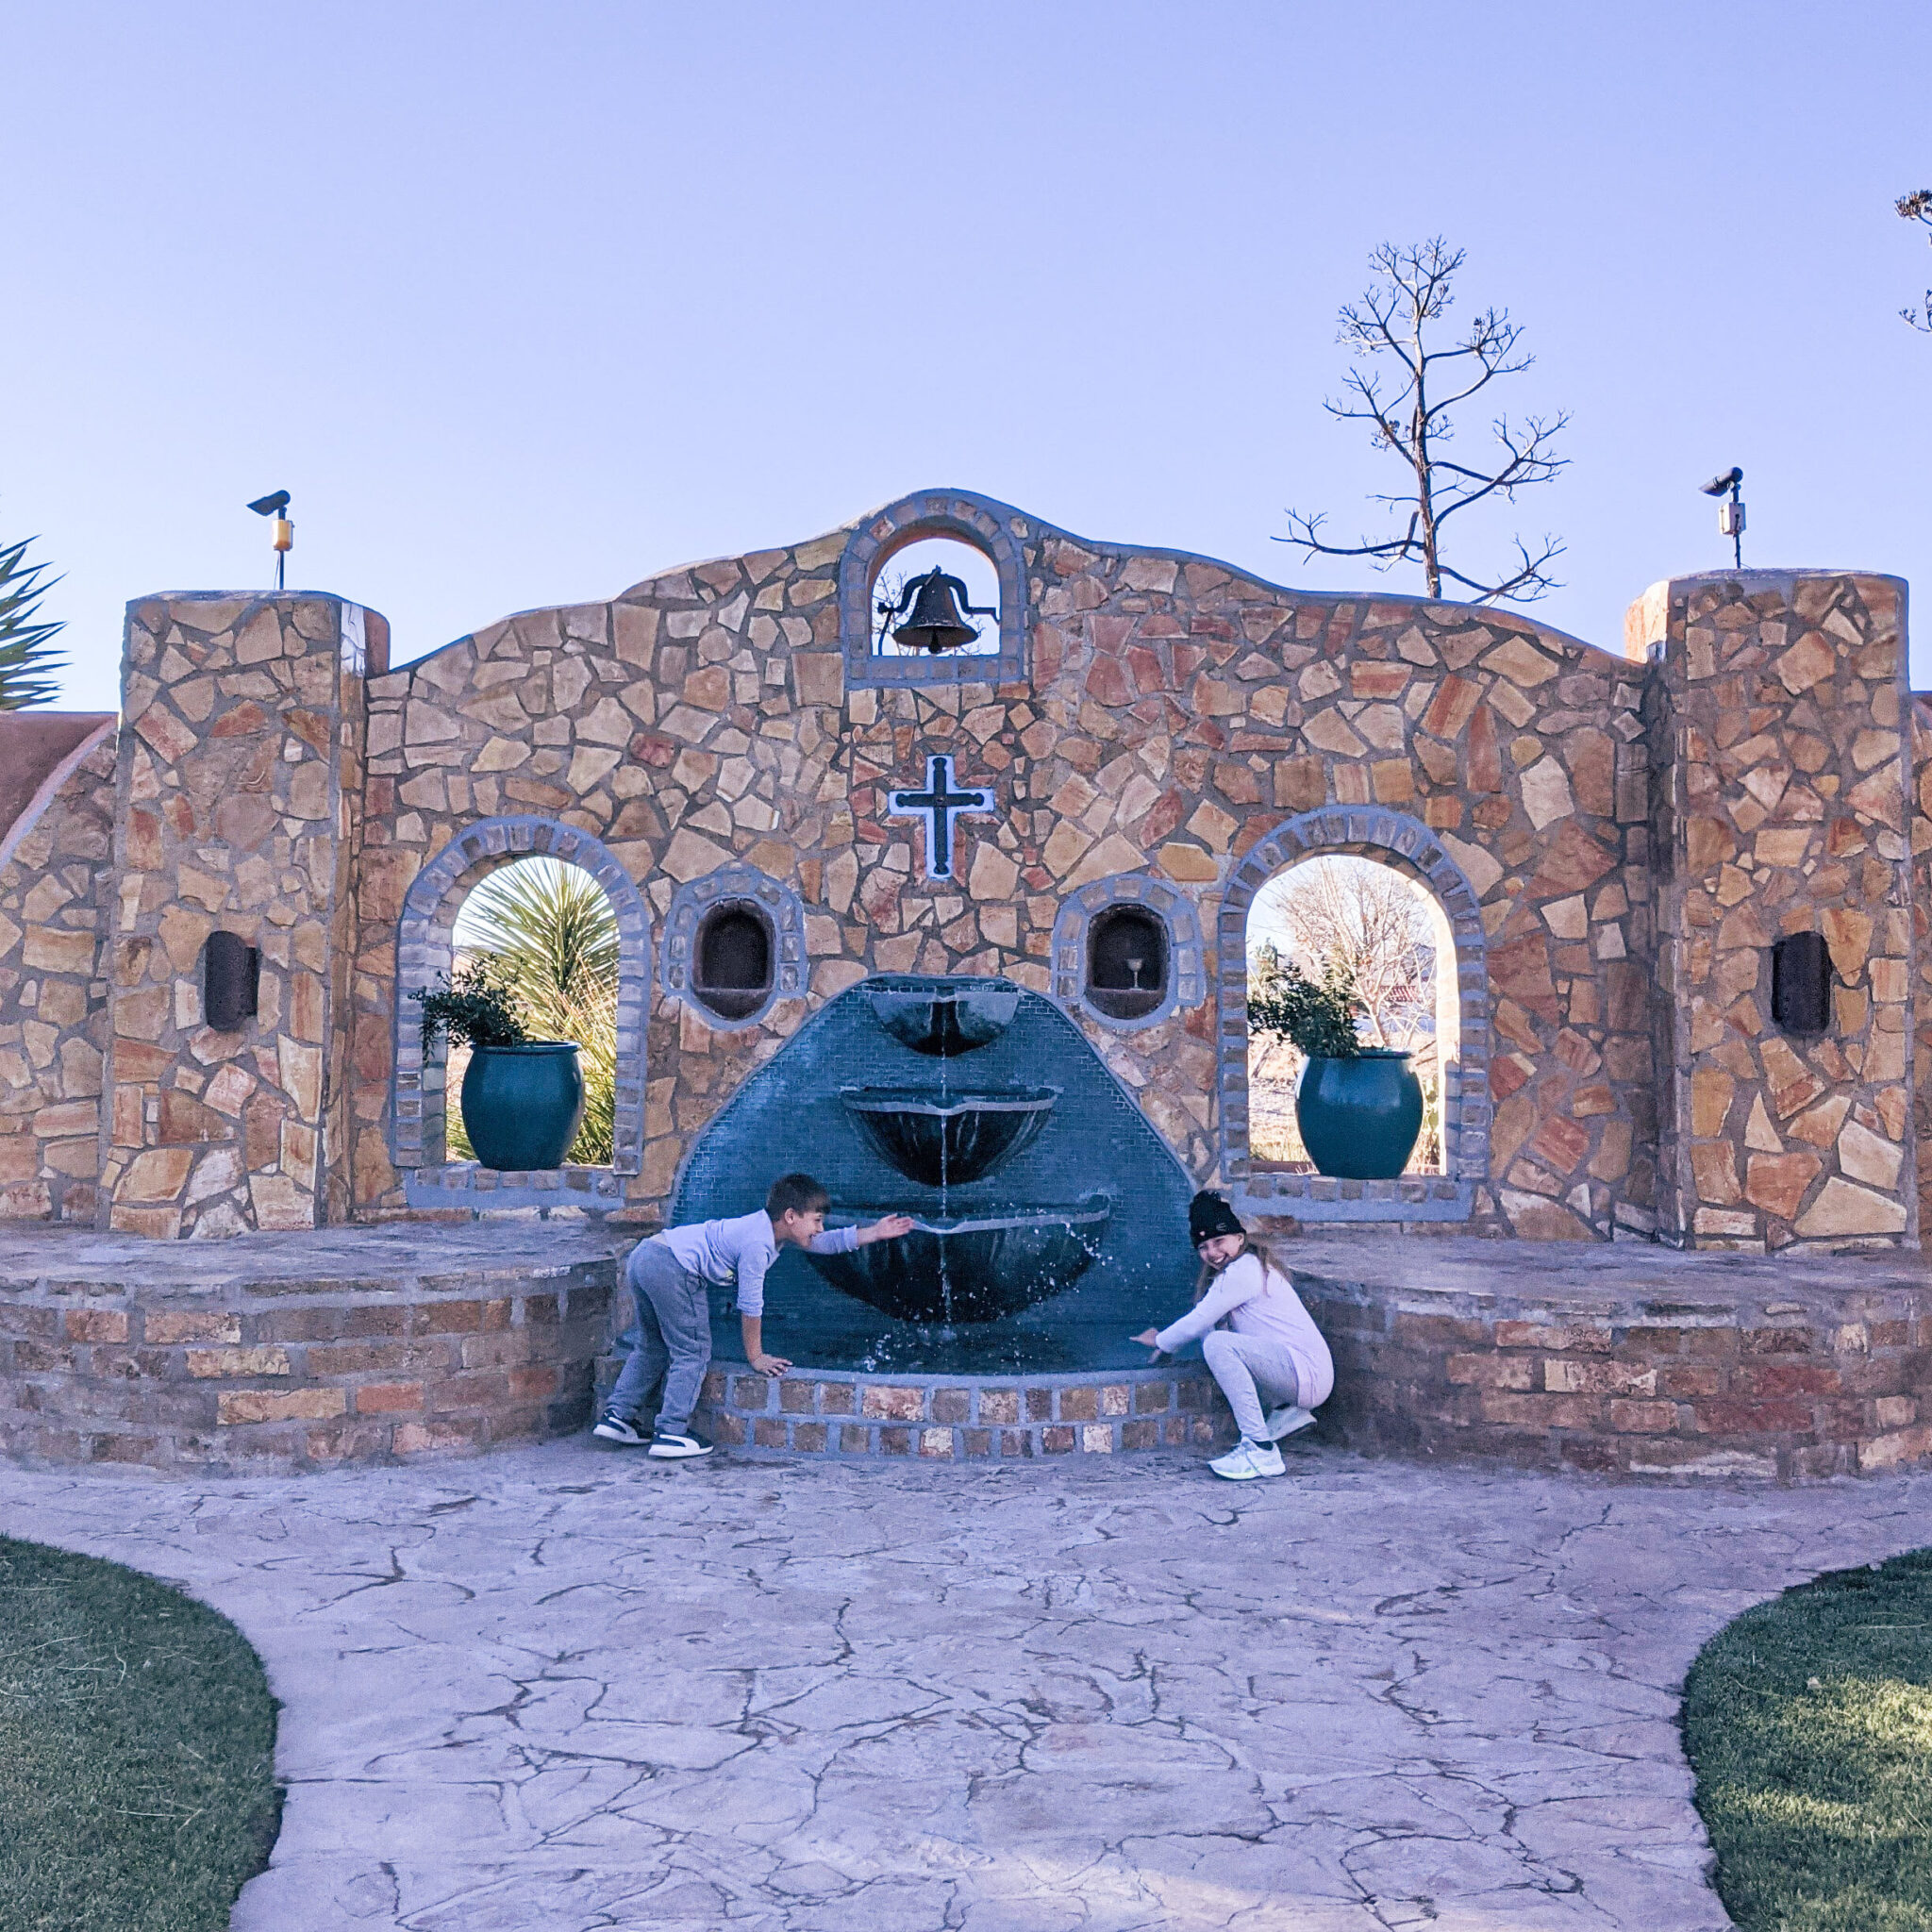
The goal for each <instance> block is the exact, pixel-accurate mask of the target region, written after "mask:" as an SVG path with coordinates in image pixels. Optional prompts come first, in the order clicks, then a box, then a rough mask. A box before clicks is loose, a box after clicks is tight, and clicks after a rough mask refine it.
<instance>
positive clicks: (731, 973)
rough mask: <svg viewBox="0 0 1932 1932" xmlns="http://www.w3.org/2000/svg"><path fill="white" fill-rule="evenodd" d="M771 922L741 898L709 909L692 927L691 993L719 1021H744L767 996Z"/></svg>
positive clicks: (771, 958) (770, 970)
mask: <svg viewBox="0 0 1932 1932" xmlns="http://www.w3.org/2000/svg"><path fill="white" fill-rule="evenodd" d="M775 951H776V949H775V947H774V944H773V935H772V927H771V923H770V922H769V921H768V920H767V919H766V918H765V916H764V914H763V913H762V912H760V911H759V910H758V908H757V907H756V906H752V905H749V904H747V903H746V902H745V901H743V900H738V901H734V902H732V903H730V904H727V905H724V906H715V907H713V908H711V910H710V911H708V913H706V914H705V916H704V918H703V919H702V920H701V921H700V922H699V924H698V937H697V947H696V952H697V961H696V968H697V970H696V972H695V973H694V974H693V975H692V984H691V991H692V993H693V994H695V995H696V997H697V1000H698V1002H699V1004H700V1005H701V1006H704V1007H706V1008H709V1010H710V1011H711V1012H713V1013H715V1014H717V1016H718V1017H719V1018H720V1019H721V1020H748V1019H749V1018H750V1017H751V1016H752V1015H753V1014H754V1013H756V1012H757V1011H758V1008H760V1007H762V1006H763V1005H764V1004H765V1002H766V1001H767V1000H768V999H769V998H770V997H771V993H772V976H773V965H774V957H775Z"/></svg>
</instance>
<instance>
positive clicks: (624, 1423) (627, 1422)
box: [591, 1408, 651, 1449]
mask: <svg viewBox="0 0 1932 1932" xmlns="http://www.w3.org/2000/svg"><path fill="white" fill-rule="evenodd" d="M591 1435H593V1436H601V1437H602V1438H603V1439H604V1441H607V1442H622V1443H623V1444H624V1445H625V1448H626V1449H641V1448H642V1447H643V1445H644V1444H645V1443H646V1442H648V1441H650V1440H651V1439H650V1437H648V1436H646V1435H643V1434H642V1433H641V1432H640V1430H639V1428H638V1425H637V1424H635V1423H634V1422H632V1421H631V1419H630V1418H629V1416H627V1415H620V1414H618V1412H617V1411H616V1410H615V1409H614V1408H607V1409H606V1410H605V1411H604V1413H603V1414H602V1415H600V1416H599V1417H598V1418H597V1420H596V1422H595V1424H593V1425H592V1427H591Z"/></svg>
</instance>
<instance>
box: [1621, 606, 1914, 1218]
mask: <svg viewBox="0 0 1932 1932" xmlns="http://www.w3.org/2000/svg"><path fill="white" fill-rule="evenodd" d="M1904 618H1905V611H1904V586H1903V585H1902V584H1900V583H1899V582H1898V581H1897V580H1896V579H1895V578H1890V577H1871V576H1845V575H1815V576H1807V577H1797V578H1794V577H1792V576H1790V575H1774V574H1772V573H1768V572H1753V573H1749V574H1746V575H1742V576H1741V577H1740V576H1738V575H1728V576H1722V575H1720V576H1707V577H1691V578H1683V579H1679V580H1677V581H1675V582H1673V583H1670V584H1665V585H1659V586H1658V587H1657V589H1656V590H1655V591H1652V592H1651V593H1650V595H1649V596H1648V597H1647V598H1646V599H1645V600H1644V602H1643V603H1642V604H1641V605H1639V606H1638V607H1636V608H1635V609H1634V610H1633V613H1632V624H1631V631H1630V647H1631V648H1632V650H1633V651H1636V652H1638V653H1640V654H1647V653H1648V651H1649V649H1650V647H1651V646H1652V645H1653V644H1657V645H1660V646H1661V652H1660V659H1659V662H1658V663H1657V668H1656V670H1655V672H1654V674H1653V675H1652V678H1651V680H1650V684H1649V687H1648V691H1649V699H1648V723H1649V728H1650V732H1651V769H1652V772H1653V774H1654V784H1655V811H1656V824H1657V839H1656V844H1657V854H1658V863H1659V866H1660V871H1661V876H1660V878H1659V881H1658V892H1657V904H1658V909H1659V926H1660V931H1659V943H1658V948H1657V988H1658V993H1659V998H1658V1000H1657V1008H1656V1011H1657V1025H1658V1045H1659V1052H1658V1060H1659V1064H1660V1065H1661V1066H1663V1067H1664V1068H1666V1069H1669V1070H1671V1072H1670V1075H1669V1077H1668V1078H1667V1079H1666V1081H1665V1083H1664V1089H1663V1092H1662V1095H1661V1101H1662V1105H1661V1108H1660V1129H1661V1131H1660V1134H1659V1143H1658V1164H1659V1170H1660V1174H1661V1180H1662V1186H1661V1201H1660V1207H1661V1224H1662V1231H1663V1233H1664V1235H1665V1237H1666V1238H1667V1239H1669V1240H1671V1241H1676V1242H1680V1243H1691V1244H1693V1245H1696V1246H1700V1247H1722V1246H1724V1245H1726V1244H1727V1243H1731V1242H1737V1243H1740V1244H1741V1245H1743V1246H1746V1247H1751V1248H1757V1247H1763V1246H1767V1245H1768V1246H1770V1247H1774V1248H1776V1247H1783V1246H1785V1245H1787V1244H1789V1243H1790V1242H1791V1241H1824V1242H1830V1243H1838V1242H1841V1241H1847V1240H1857V1241H1876V1242H1884V1241H1895V1242H1899V1243H1902V1244H1906V1245H1915V1244H1916V1242H1917V1239H1918V1190H1917V1182H1916V1179H1915V1177H1914V1176H1915V1167H1916V1155H1917V1136H1916V1134H1915V1132H1914V1131H1913V1127H1912V1083H1911V1074H1910V1069H1909V1068H1908V1066H1907V1048H1908V1044H1909V1042H1910V1041H1911V1039H1912V1025H1913V1021H1912V1014H1913V1006H1914V986H1913V949H1914V940H1913V918H1914V913H1913V902H1912V868H1911V862H1910V832H1909V829H1908V827H1907V816H1906V815H1907V801H1908V799H1909V797H1910V794H1911V776H1912V774H1911V758H1912V747H1911V745H1910V743H1909V741H1908V740H1907V729H1908V724H1907V716H1906V710H1907V705H1908V704H1909V701H1910V699H1909V692H1908V691H1907V683H1906V652H1905V628H1904ZM1799 932H1819V933H1822V934H1823V935H1824V938H1825V941H1826V942H1827V945H1828V947H1829V950H1830V954H1831V960H1832V967H1833V1013H1832V1024H1831V1026H1830V1027H1829V1029H1828V1030H1827V1031H1826V1032H1825V1033H1824V1035H1823V1036H1821V1037H1818V1038H1815V1039H1805V1038H1801V1037H1798V1036H1795V1035H1792V1034H1789V1033H1787V1032H1784V1031H1782V1030H1780V1029H1779V1028H1778V1027H1777V1026H1775V1025H1774V1022H1773V1015H1772V1004H1771V993H1772V964H1771V948H1772V945H1773V942H1774V941H1775V940H1777V939H1778V938H1780V937H1781V936H1783V935H1785V934H1788V933H1799Z"/></svg>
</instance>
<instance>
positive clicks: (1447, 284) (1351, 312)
mask: <svg viewBox="0 0 1932 1932" xmlns="http://www.w3.org/2000/svg"><path fill="white" fill-rule="evenodd" d="M1928 205H1932V203H1928ZM1900 211H1901V212H1903V211H1904V206H1903V204H1901V209H1900ZM1462 260H1463V257H1462V251H1461V250H1460V249H1459V248H1456V249H1452V248H1450V247H1449V246H1448V245H1447V244H1446V243H1445V242H1443V241H1442V239H1441V236H1438V237H1436V238H1435V239H1434V240H1433V241H1429V242H1419V243H1417V244H1415V245H1414V246H1411V247H1407V248H1397V247H1395V246H1394V245H1393V244H1392V243H1390V242H1384V243H1383V244H1382V245H1381V246H1380V247H1379V248H1377V249H1376V250H1375V252H1374V255H1373V256H1372V257H1371V258H1370V267H1371V270H1372V272H1373V273H1374V276H1375V277H1376V279H1375V280H1374V282H1373V283H1372V284H1371V286H1370V287H1369V289H1368V290H1367V291H1365V292H1364V293H1363V295H1362V297H1361V299H1360V300H1359V301H1358V302H1351V303H1346V304H1344V305H1343V307H1342V308H1341V313H1340V322H1341V327H1340V329H1339V331H1338V334H1337V340H1338V341H1340V342H1341V344H1342V345H1343V346H1344V347H1345V348H1347V349H1349V350H1350V351H1351V352H1352V353H1353V354H1355V355H1356V356H1358V357H1362V358H1368V357H1374V356H1392V357H1393V358H1395V361H1396V362H1397V363H1399V364H1400V366H1401V369H1402V371H1403V372H1404V376H1403V380H1402V383H1401V385H1400V387H1399V388H1397V389H1395V390H1393V391H1385V388H1384V385H1383V383H1382V380H1381V375H1380V372H1379V371H1377V370H1375V369H1373V368H1359V367H1358V368H1355V369H1351V370H1350V371H1349V372H1348V374H1347V375H1346V376H1345V377H1344V378H1343V383H1342V388H1343V395H1342V397H1341V399H1340V400H1336V399H1332V398H1331V399H1330V400H1329V401H1328V402H1326V403H1325V404H1324V408H1326V409H1327V411H1328V413H1329V414H1330V415H1331V416H1333V417H1335V418H1337V420H1338V421H1341V422H1344V423H1366V424H1368V425H1370V426H1371V438H1370V441H1371V442H1372V444H1373V446H1374V447H1375V448H1376V449H1387V450H1391V451H1392V452H1393V453H1394V454H1395V455H1397V456H1398V457H1400V458H1402V460H1403V461H1404V462H1405V463H1406V464H1407V466H1408V468H1409V471H1410V473H1411V475H1412V477H1413V487H1412V488H1411V489H1410V490H1409V491H1407V493H1405V494H1402V495H1399V496H1375V497H1374V498H1372V501H1374V502H1376V503H1379V504H1381V505H1383V506H1384V507H1385V508H1388V509H1390V510H1391V511H1393V512H1394V513H1395V514H1396V515H1397V516H1400V517H1404V518H1405V520H1406V522H1405V527H1404V529H1403V531H1402V533H1401V535H1399V536H1394V537H1387V538H1383V539H1381V540H1380V541H1376V540H1374V539H1371V538H1369V537H1364V538H1363V539H1362V540H1361V541H1360V542H1359V543H1353V544H1341V543H1330V542H1329V541H1326V539H1325V538H1324V537H1323V535H1322V526H1323V525H1324V523H1325V522H1326V521H1327V519H1326V518H1325V517H1324V516H1322V515H1310V514H1308V513H1307V512H1306V511H1302V510H1293V509H1291V510H1289V511H1288V512H1287V516H1288V535H1287V536H1286V537H1283V538H1280V539H1277V541H1280V542H1285V543H1292V544H1293V545H1295V547H1296V548H1297V549H1299V550H1301V551H1303V552H1304V553H1305V554H1306V555H1307V556H1309V557H1366V558H1370V559H1372V561H1373V562H1374V566H1375V568H1376V569H1378V570H1388V569H1391V568H1392V567H1393V566H1394V565H1395V564H1397V563H1419V564H1421V565H1422V567H1423V575H1424V579H1425V581H1426V583H1427V585H1428V593H1429V595H1430V596H1432V597H1440V596H1441V594H1442V583H1443V580H1444V579H1445V578H1447V579H1448V580H1449V581H1451V582H1452V583H1456V584H1459V585H1461V586H1462V587H1464V588H1465V589H1467V590H1469V591H1473V592H1474V594H1475V596H1476V597H1477V598H1478V599H1479V600H1482V601H1485V602H1488V601H1492V600H1494V599H1497V598H1504V597H1507V598H1511V599H1513V600H1515V601H1517V602H1519V603H1529V602H1532V601H1533V600H1534V599H1536V598H1538V597H1541V596H1542V595H1543V594H1544V593H1545V592H1546V591H1552V590H1555V589H1556V588H1557V582H1556V579H1555V578H1554V577H1552V576H1551V575H1549V571H1548V568H1547V566H1548V565H1549V564H1550V563H1551V561H1552V560H1553V559H1554V558H1557V557H1559V556H1560V555H1561V554H1562V549H1563V546H1562V545H1561V544H1560V543H1558V542H1557V541H1556V540H1555V539H1554V538H1547V537H1546V538H1545V539H1544V540H1543V542H1542V545H1541V549H1539V550H1537V551H1535V552H1532V551H1531V550H1530V548H1529V547H1528V546H1527V545H1526V544H1524V542H1523V541H1522V540H1521V539H1520V538H1518V539H1516V540H1515V542H1516V552H1517V558H1518V564H1517V568H1516V569H1515V570H1514V571H1512V572H1509V573H1508V574H1507V575H1501V574H1498V575H1497V576H1496V577H1495V579H1494V580H1492V581H1485V580H1482V579H1479V578H1476V577H1473V576H1470V575H1466V574H1465V573H1463V572H1461V571H1457V570H1452V569H1450V567H1449V566H1448V565H1447V564H1446V563H1445V562H1444V561H1443V560H1442V550H1441V534H1442V525H1443V524H1444V523H1445V522H1446V521H1447V520H1448V519H1449V518H1450V517H1452V516H1454V515H1455V514H1456V513H1457V511H1459V510H1464V509H1467V508H1470V507H1471V505H1473V504H1477V503H1482V502H1486V501H1488V500H1490V499H1491V498H1493V497H1504V498H1507V500H1508V501H1510V502H1512V503H1513V502H1514V501H1515V499H1516V492H1517V491H1519V490H1526V489H1528V488H1529V487H1530V485H1532V484H1536V483H1548V482H1551V481H1553V480H1554V479H1555V477H1556V475H1557V472H1558V471H1559V470H1561V469H1563V468H1564V467H1565V465H1566V464H1567V463H1568V461H1569V458H1567V457H1559V456H1557V454H1556V447H1555V440H1556V438H1557V435H1558V433H1559V432H1560V431H1561V430H1562V429H1564V428H1565V427H1566V426H1567V425H1568V424H1569V421H1570V418H1569V416H1568V415H1567V414H1566V413H1558V414H1557V415H1555V416H1526V417H1524V419H1523V420H1522V422H1521V423H1520V424H1519V425H1515V426H1512V425H1511V424H1510V421H1509V418H1508V417H1507V415H1503V416H1499V417H1497V418H1496V420H1495V421H1494V423H1493V424H1491V433H1492V435H1493V436H1494V437H1495V439H1496V441H1497V443H1498V445H1499V446H1500V455H1499V457H1498V458H1497V459H1496V460H1495V461H1494V462H1492V463H1491V466H1490V467H1489V468H1487V469H1484V468H1478V467H1476V466H1474V464H1471V463H1458V462H1452V461H1450V460H1449V459H1448V458H1447V457H1445V456H1444V454H1443V453H1442V445H1443V444H1445V443H1447V442H1449V441H1452V440H1453V439H1454V437H1455V434H1456V425H1455V421H1454V418H1453V415H1452V412H1453V411H1454V410H1455V409H1456V408H1457V406H1458V405H1460V404H1463V403H1466V402H1468V401H1469V399H1470V398H1471V397H1472V396H1474V395H1476V394H1478V393H1479V392H1480V391H1483V390H1484V389H1486V388H1487V387H1488V386H1489V385H1490V384H1491V383H1492V382H1494V381H1495V380H1496V379H1497V377H1499V376H1504V375H1522V374H1523V372H1524V370H1526V369H1528V368H1529V367H1531V366H1532V364H1533V362H1534V360H1535V358H1533V357H1532V356H1530V355H1529V354H1528V353H1527V352H1525V351H1524V350H1523V349H1522V348H1521V347H1520V344H1521V342H1522V340H1523V328H1522V325H1520V324H1518V323H1513V322H1511V321H1510V320H1509V312H1508V310H1507V309H1500V308H1486V309H1484V310H1483V311H1482V313H1481V314H1479V315H1477V316H1475V317H1474V318H1473V319H1472V320H1471V322H1470V325H1469V327H1468V330H1467V333H1466V334H1465V335H1464V337H1463V339H1462V340H1461V341H1457V342H1455V343H1454V344H1453V346H1451V347H1448V348H1440V347H1437V346H1436V345H1435V343H1434V341H1433V340H1432V339H1431V336H1430V332H1429V331H1430V326H1431V325H1433V324H1436V323H1439V322H1441V318H1442V316H1443V315H1444V314H1445V313H1446V312H1447V310H1448V308H1449V307H1450V305H1451V303H1452V302H1453V300H1454V299H1455V297H1454V292H1453V291H1454V285H1455V279H1456V275H1457V271H1458V270H1459V269H1460V268H1461V267H1462ZM1927 304H1928V308H1932V297H1928V298H1927Z"/></svg>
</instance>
